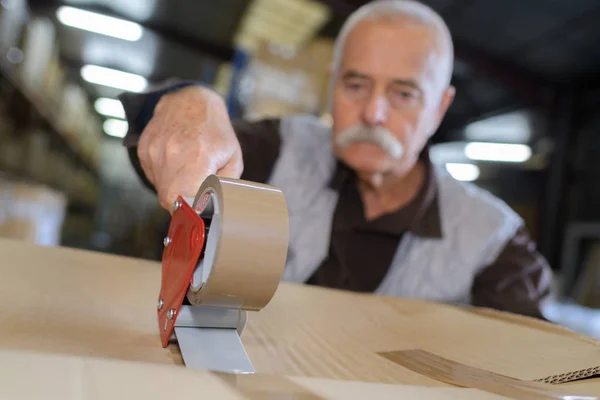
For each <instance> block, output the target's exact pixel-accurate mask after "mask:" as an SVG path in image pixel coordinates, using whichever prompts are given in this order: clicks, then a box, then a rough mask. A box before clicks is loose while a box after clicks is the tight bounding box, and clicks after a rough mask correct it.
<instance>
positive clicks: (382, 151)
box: [332, 20, 453, 175]
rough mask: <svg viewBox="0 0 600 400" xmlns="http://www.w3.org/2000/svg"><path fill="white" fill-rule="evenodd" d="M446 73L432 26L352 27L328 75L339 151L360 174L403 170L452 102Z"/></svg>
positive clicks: (401, 23)
mask: <svg viewBox="0 0 600 400" xmlns="http://www.w3.org/2000/svg"><path fill="white" fill-rule="evenodd" d="M443 74H444V69H443V65H442V59H441V55H440V53H439V52H438V50H437V46H436V42H435V36H434V33H433V31H432V30H431V29H430V28H427V27H426V26H424V25H420V24H417V23H413V22H409V21H404V20H402V21H399V20H395V21H387V20H373V21H370V20H369V21H363V22H361V23H359V24H358V25H356V26H355V28H354V29H353V30H352V32H351V33H350V35H348V37H347V39H346V43H345V47H344V50H343V57H342V60H341V63H340V68H339V71H338V74H337V75H334V77H333V78H334V79H335V82H334V93H333V104H332V117H333V135H334V136H333V140H334V145H335V146H334V148H335V152H336V155H337V156H338V157H339V158H340V159H341V160H342V161H344V162H345V163H346V164H348V165H349V166H350V167H351V168H353V169H355V170H356V171H357V172H358V173H359V174H365V175H374V174H381V173H390V172H391V173H394V174H396V175H403V174H405V173H407V172H408V171H409V170H410V169H411V168H412V167H413V166H414V164H415V162H416V161H417V159H418V156H419V154H420V152H421V150H422V149H423V147H424V146H425V144H426V143H427V140H428V139H429V137H430V136H431V135H432V134H433V133H434V132H435V130H436V129H437V127H438V126H439V123H440V121H441V119H442V118H443V115H444V113H445V112H446V110H447V108H448V106H449V105H450V103H451V101H452V95H453V92H452V89H450V88H445V87H444V86H445V85H444V76H443ZM364 128H367V129H364ZM368 128H371V129H368Z"/></svg>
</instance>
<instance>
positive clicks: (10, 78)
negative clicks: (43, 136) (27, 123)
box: [0, 60, 99, 180]
mask: <svg viewBox="0 0 600 400" xmlns="http://www.w3.org/2000/svg"><path fill="white" fill-rule="evenodd" d="M0 77H1V78H2V81H3V82H6V83H8V84H9V85H10V87H11V88H12V89H14V91H15V92H16V94H18V95H19V96H20V97H21V98H22V100H24V101H25V102H26V103H27V104H28V105H29V106H30V109H31V111H33V115H32V116H34V117H37V118H39V119H40V120H41V122H42V124H43V125H44V127H45V128H47V129H46V130H47V131H48V132H49V133H50V134H52V135H53V137H54V138H55V139H57V140H58V142H59V143H60V144H61V147H63V148H64V149H65V150H66V151H67V153H68V154H69V155H70V156H72V157H73V158H74V160H75V161H76V162H77V165H78V166H81V167H82V168H84V169H85V170H86V171H87V172H88V173H89V174H90V175H91V176H92V177H93V178H94V179H96V180H97V179H98V178H99V173H98V168H97V166H96V165H95V163H94V162H93V160H91V159H90V158H89V157H87V156H86V155H85V154H84V152H83V151H81V149H79V148H78V147H77V145H76V143H74V142H73V141H71V140H69V138H68V135H67V133H66V132H64V131H63V130H62V129H61V128H60V126H59V124H58V121H57V118H56V117H55V115H57V114H56V112H55V111H53V109H52V107H51V105H50V104H47V102H46V101H45V100H44V99H43V98H42V97H41V96H39V95H37V94H35V93H32V92H31V91H30V90H28V89H27V87H26V85H25V84H24V83H23V81H22V79H21V77H20V76H19V74H18V73H17V71H16V69H15V68H14V66H12V65H11V64H9V63H8V62H6V61H5V60H2V61H0Z"/></svg>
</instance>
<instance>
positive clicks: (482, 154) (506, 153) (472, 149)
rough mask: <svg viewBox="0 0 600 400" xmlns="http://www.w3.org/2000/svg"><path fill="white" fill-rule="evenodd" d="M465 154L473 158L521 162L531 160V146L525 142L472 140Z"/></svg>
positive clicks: (466, 147)
mask: <svg viewBox="0 0 600 400" xmlns="http://www.w3.org/2000/svg"><path fill="white" fill-rule="evenodd" d="M465 155H466V156H467V157H468V158H470V159H471V160H481V161H498V162H516V163H519V162H525V161H527V160H529V158H530V157H531V148H530V147H529V146H527V145H524V144H514V143H484V142H471V143H467V145H466V146H465Z"/></svg>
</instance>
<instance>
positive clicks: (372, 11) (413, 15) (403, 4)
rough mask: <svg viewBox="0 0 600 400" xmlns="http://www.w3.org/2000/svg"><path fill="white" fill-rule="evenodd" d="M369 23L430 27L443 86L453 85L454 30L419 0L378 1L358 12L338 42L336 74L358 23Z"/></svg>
mask: <svg viewBox="0 0 600 400" xmlns="http://www.w3.org/2000/svg"><path fill="white" fill-rule="evenodd" d="M367 20H381V21H388V22H392V21H398V22H402V21H411V22H413V23H419V24H423V25H426V26H427V27H428V28H430V29H431V31H432V32H433V34H434V37H435V39H436V50H437V52H438V57H439V58H438V62H439V64H438V68H439V71H440V77H441V79H442V81H441V83H442V84H443V85H444V86H448V85H449V84H450V80H451V78H452V71H453V67H454V45H453V43H452V36H451V34H450V30H449V29H448V26H447V25H446V23H445V22H444V20H443V19H442V17H441V16H440V15H439V14H438V13H436V12H435V11H434V10H433V9H431V8H430V7H429V6H427V5H425V4H423V3H420V2H418V1H415V0H375V1H371V2H369V3H367V4H365V5H364V6H362V7H360V8H358V9H357V10H356V11H354V12H353V13H352V14H351V15H350V16H349V17H348V19H347V20H346V22H345V23H344V25H343V26H342V29H341V30H340V33H339V35H338V37H337V39H336V41H335V45H334V53H333V63H332V72H333V73H334V74H335V73H337V72H339V70H340V65H341V63H342V60H343V56H344V48H345V44H346V40H347V38H348V36H349V35H350V33H351V32H352V31H353V29H354V28H355V27H356V26H357V25H358V24H360V23H361V22H363V21H367ZM398 45H399V46H402V45H403V43H402V42H399V43H398Z"/></svg>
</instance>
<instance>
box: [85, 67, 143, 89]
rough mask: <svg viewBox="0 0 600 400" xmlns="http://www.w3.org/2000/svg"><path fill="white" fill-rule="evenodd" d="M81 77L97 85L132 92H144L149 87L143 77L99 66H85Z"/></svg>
mask: <svg viewBox="0 0 600 400" xmlns="http://www.w3.org/2000/svg"><path fill="white" fill-rule="evenodd" d="M81 77H82V78H83V79H84V80H86V81H88V82H90V83H94V84H96V85H103V86H109V87H112V88H115V89H121V90H127V91H130V92H137V93H139V92H143V91H144V90H146V87H148V81H147V80H146V78H144V77H143V76H140V75H135V74H130V73H128V72H123V71H118V70H115V69H110V68H105V67H99V66H97V65H85V66H83V68H81Z"/></svg>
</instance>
